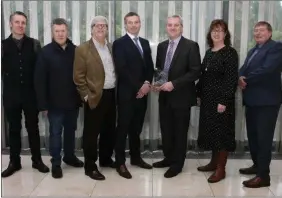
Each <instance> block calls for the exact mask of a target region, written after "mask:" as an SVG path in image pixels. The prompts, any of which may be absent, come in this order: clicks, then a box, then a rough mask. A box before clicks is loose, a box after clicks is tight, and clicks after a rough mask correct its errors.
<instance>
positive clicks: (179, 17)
mask: <svg viewBox="0 0 282 198" xmlns="http://www.w3.org/2000/svg"><path fill="white" fill-rule="evenodd" d="M170 18H178V19H179V21H180V25H182V26H183V19H182V17H181V16H180V15H177V14H175V15H172V16H169V17H167V19H170Z"/></svg>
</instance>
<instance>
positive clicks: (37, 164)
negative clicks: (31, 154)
mask: <svg viewBox="0 0 282 198" xmlns="http://www.w3.org/2000/svg"><path fill="white" fill-rule="evenodd" d="M32 168H35V169H37V170H38V171H39V172H41V173H48V172H49V171H50V170H49V168H48V167H47V166H46V165H45V164H44V163H43V162H42V161H41V160H39V161H34V162H32Z"/></svg>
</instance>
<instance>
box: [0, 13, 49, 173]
mask: <svg viewBox="0 0 282 198" xmlns="http://www.w3.org/2000/svg"><path fill="white" fill-rule="evenodd" d="M26 22H27V17H26V15H25V14H24V13H22V12H19V11H17V12H15V13H13V14H12V15H11V16H10V28H11V32H12V34H11V35H10V36H9V37H8V38H7V39H5V40H3V41H2V67H1V69H2V80H3V85H4V86H3V105H4V111H5V116H6V117H7V121H8V124H9V144H10V163H9V166H8V168H7V169H6V170H4V171H3V172H2V177H8V176H10V175H12V174H14V173H15V172H16V171H18V170H20V169H21V168H22V166H21V160H20V152H21V129H22V125H21V120H22V111H23V112H24V116H25V126H26V129H27V133H28V140H29V146H30V150H31V155H32V157H31V159H32V167H33V168H35V169H38V170H39V171H40V172H42V173H47V172H49V168H48V167H47V166H46V165H45V164H44V163H43V162H42V159H41V153H40V137H39V129H38V110H37V106H36V97H35V91H34V84H33V76H34V66H35V62H36V58H37V52H38V50H40V48H41V47H40V43H39V41H37V40H35V39H33V38H30V37H28V36H26V35H25V28H26Z"/></svg>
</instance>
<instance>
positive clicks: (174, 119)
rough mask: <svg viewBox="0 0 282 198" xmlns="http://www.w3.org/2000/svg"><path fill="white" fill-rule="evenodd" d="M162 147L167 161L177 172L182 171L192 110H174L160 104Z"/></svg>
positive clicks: (167, 105)
mask: <svg viewBox="0 0 282 198" xmlns="http://www.w3.org/2000/svg"><path fill="white" fill-rule="evenodd" d="M159 115H160V127H161V134H162V147H163V153H164V157H165V160H167V161H168V163H169V164H170V167H171V168H172V169H174V170H175V171H182V168H183V165H184V162H185V158H186V149H187V134H188V129H189V122H190V108H183V109H180V108H172V107H171V106H170V105H169V104H165V103H159Z"/></svg>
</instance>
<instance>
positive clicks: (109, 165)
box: [99, 159, 117, 168]
mask: <svg viewBox="0 0 282 198" xmlns="http://www.w3.org/2000/svg"><path fill="white" fill-rule="evenodd" d="M99 165H100V167H109V168H116V167H117V165H116V163H115V162H114V161H113V160H112V159H111V161H109V162H106V163H105V162H99Z"/></svg>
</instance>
